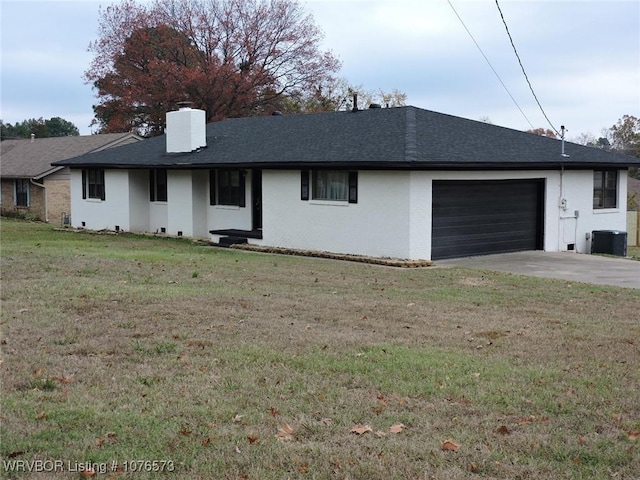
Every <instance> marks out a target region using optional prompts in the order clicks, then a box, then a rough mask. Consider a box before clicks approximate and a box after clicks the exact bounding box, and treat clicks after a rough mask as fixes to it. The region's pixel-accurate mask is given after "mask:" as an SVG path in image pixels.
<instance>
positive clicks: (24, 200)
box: [15, 178, 30, 207]
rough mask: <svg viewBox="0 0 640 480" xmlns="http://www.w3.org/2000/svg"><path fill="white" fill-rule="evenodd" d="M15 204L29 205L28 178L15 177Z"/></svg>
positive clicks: (18, 205) (19, 205)
mask: <svg viewBox="0 0 640 480" xmlns="http://www.w3.org/2000/svg"><path fill="white" fill-rule="evenodd" d="M15 197H16V206H17V207H28V206H29V200H30V199H29V179H28V178H18V179H16V192H15Z"/></svg>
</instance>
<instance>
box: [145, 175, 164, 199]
mask: <svg viewBox="0 0 640 480" xmlns="http://www.w3.org/2000/svg"><path fill="white" fill-rule="evenodd" d="M149 201H150V202H166V201H167V171H166V170H164V169H153V170H149Z"/></svg>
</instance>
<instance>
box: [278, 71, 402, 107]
mask: <svg viewBox="0 0 640 480" xmlns="http://www.w3.org/2000/svg"><path fill="white" fill-rule="evenodd" d="M356 94H357V95H358V108H360V109H363V108H368V107H369V105H371V104H372V103H377V104H379V105H380V106H384V107H402V106H404V105H406V100H407V95H406V93H404V92H401V91H399V90H397V89H394V90H392V91H390V92H385V91H384V90H382V89H379V90H378V91H377V92H371V91H369V90H366V89H365V88H364V87H363V86H362V85H357V86H356V85H352V84H350V83H349V82H348V81H347V79H345V78H336V79H331V80H330V81H326V82H324V83H322V84H320V85H317V86H315V87H314V88H313V89H312V90H311V91H308V92H302V93H299V94H296V95H286V96H283V97H281V98H280V99H279V100H278V102H277V104H276V105H277V107H278V108H277V109H278V110H280V111H282V112H283V113H317V112H331V111H339V110H351V109H352V108H353V99H354V95H356Z"/></svg>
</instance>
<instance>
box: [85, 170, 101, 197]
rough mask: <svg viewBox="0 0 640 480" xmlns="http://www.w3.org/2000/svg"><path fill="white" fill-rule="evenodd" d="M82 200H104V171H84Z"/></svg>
mask: <svg viewBox="0 0 640 480" xmlns="http://www.w3.org/2000/svg"><path fill="white" fill-rule="evenodd" d="M82 198H95V199H98V200H104V199H105V194H104V170H102V169H97V168H88V169H86V170H82Z"/></svg>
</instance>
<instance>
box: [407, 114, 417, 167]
mask: <svg viewBox="0 0 640 480" xmlns="http://www.w3.org/2000/svg"><path fill="white" fill-rule="evenodd" d="M417 137H418V134H417V126H416V111H415V109H414V108H413V107H411V106H409V107H407V109H406V114H405V133H404V141H405V146H404V159H405V161H407V162H415V161H416V160H417V159H418V142H417Z"/></svg>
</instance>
